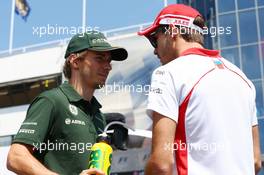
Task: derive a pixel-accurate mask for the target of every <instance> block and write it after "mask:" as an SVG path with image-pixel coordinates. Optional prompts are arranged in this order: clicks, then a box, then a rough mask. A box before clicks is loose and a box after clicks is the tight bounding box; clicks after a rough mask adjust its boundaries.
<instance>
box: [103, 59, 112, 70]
mask: <svg viewBox="0 0 264 175" xmlns="http://www.w3.org/2000/svg"><path fill="white" fill-rule="evenodd" d="M104 68H105V69H106V70H108V71H110V70H112V65H111V63H110V62H109V61H107V62H106V63H105V65H104Z"/></svg>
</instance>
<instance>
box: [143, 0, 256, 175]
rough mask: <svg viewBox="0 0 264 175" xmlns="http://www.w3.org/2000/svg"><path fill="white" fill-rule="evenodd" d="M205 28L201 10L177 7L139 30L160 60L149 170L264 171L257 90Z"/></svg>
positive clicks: (185, 174) (195, 173)
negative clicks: (211, 44)
mask: <svg viewBox="0 0 264 175" xmlns="http://www.w3.org/2000/svg"><path fill="white" fill-rule="evenodd" d="M204 27H205V22H204V19H203V18H202V15H201V14H200V13H199V12H198V11H197V10H195V9H193V8H191V7H189V6H185V5H182V4H176V5H169V6H167V7H166V8H164V9H163V10H162V11H161V12H160V13H159V15H158V16H157V18H156V19H155V21H154V23H153V24H152V25H151V26H150V27H148V28H146V29H145V30H143V31H140V32H139V35H143V36H145V37H147V38H148V39H149V41H150V43H151V44H152V46H153V47H154V48H155V50H154V54H156V55H157V56H158V58H159V59H160V62H161V63H162V66H161V67H159V68H157V69H156V70H155V71H154V72H153V74H152V80H151V90H150V92H149V97H148V98H149V99H148V107H147V108H148V111H147V112H148V114H149V115H150V116H151V117H152V119H153V131H152V132H153V138H152V151H151V155H150V158H149V161H148V163H147V165H146V170H145V174H147V175H156V174H158V175H163V174H164V175H165V174H166V175H168V174H175V173H176V172H174V169H175V171H177V174H178V175H223V174H225V175H234V174H239V175H240V174H247V175H253V174H255V173H257V172H258V171H259V170H260V168H261V161H260V147H259V133H258V123H257V116H256V105H255V96H256V92H255V87H254V85H253V84H252V82H251V81H250V80H249V79H248V78H247V77H246V76H245V74H244V73H243V72H242V71H241V70H239V68H237V67H236V66H235V65H233V64H232V63H230V62H228V61H227V60H226V59H224V58H223V57H221V56H220V55H219V52H218V51H216V50H207V49H204V47H203V44H204V37H203V29H204ZM174 156H175V157H174ZM175 165H176V166H175ZM254 165H255V167H254Z"/></svg>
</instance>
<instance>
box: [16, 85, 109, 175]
mask: <svg viewBox="0 0 264 175" xmlns="http://www.w3.org/2000/svg"><path fill="white" fill-rule="evenodd" d="M100 108H101V105H100V104H99V103H98V101H97V100H96V99H95V97H93V98H92V100H91V102H88V101H85V100H84V99H83V98H82V97H81V96H80V95H79V94H78V93H77V92H76V91H75V90H74V89H73V87H72V86H71V85H70V84H68V83H64V84H62V85H61V86H59V87H58V88H55V89H52V90H49V91H45V92H44V93H42V94H40V95H39V96H38V97H37V98H35V100H34V101H33V102H32V103H31V105H30V106H29V109H28V111H27V116H26V119H25V121H24V122H23V123H22V125H21V128H20V130H19V131H18V133H17V135H16V136H15V139H14V141H13V143H24V144H28V145H32V146H33V147H34V156H35V157H36V158H37V159H38V160H39V161H40V162H41V163H43V164H44V165H45V166H46V167H47V168H48V169H50V170H52V171H54V172H57V173H59V174H65V175H68V174H69V175H73V174H79V173H80V172H81V171H82V170H84V169H87V167H88V162H89V154H90V148H91V147H92V145H93V144H94V143H95V142H96V137H97V135H98V134H99V133H101V132H102V131H103V129H104V126H105V118H104V116H103V114H102V113H101V112H100Z"/></svg>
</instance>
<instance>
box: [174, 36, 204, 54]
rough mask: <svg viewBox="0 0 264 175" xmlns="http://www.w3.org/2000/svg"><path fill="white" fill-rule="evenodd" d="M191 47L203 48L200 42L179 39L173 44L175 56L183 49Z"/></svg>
mask: <svg viewBox="0 0 264 175" xmlns="http://www.w3.org/2000/svg"><path fill="white" fill-rule="evenodd" d="M191 48H204V47H203V46H202V45H201V44H199V43H196V42H192V43H190V42H186V41H184V40H183V39H181V40H180V41H179V42H178V43H176V45H175V50H176V52H177V53H176V54H177V55H176V56H177V57H179V56H180V55H181V54H182V53H183V52H184V51H185V50H187V49H191Z"/></svg>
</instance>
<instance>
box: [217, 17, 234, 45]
mask: <svg viewBox="0 0 264 175" xmlns="http://www.w3.org/2000/svg"><path fill="white" fill-rule="evenodd" d="M217 27H218V29H220V27H221V28H222V29H224V32H222V34H220V32H218V34H219V36H220V44H221V47H226V46H232V45H237V25H236V18H235V14H234V13H232V14H228V15H220V16H219V26H217ZM227 29H229V30H230V31H231V33H229V32H228V31H227Z"/></svg>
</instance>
